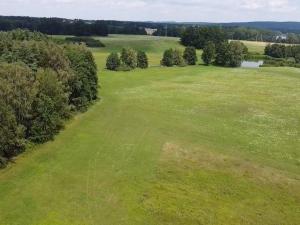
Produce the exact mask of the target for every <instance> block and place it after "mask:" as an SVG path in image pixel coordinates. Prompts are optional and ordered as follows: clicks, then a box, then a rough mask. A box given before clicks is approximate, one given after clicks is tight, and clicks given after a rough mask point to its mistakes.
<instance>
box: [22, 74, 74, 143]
mask: <svg viewBox="0 0 300 225" xmlns="http://www.w3.org/2000/svg"><path fill="white" fill-rule="evenodd" d="M35 89H36V90H37V94H36V97H35V99H34V101H33V104H32V113H31V114H32V115H31V120H30V128H29V131H28V133H29V139H30V140H32V141H34V142H45V141H48V140H50V139H53V137H54V135H55V134H57V133H58V131H59V130H60V129H61V128H62V127H63V121H64V119H66V118H68V117H69V115H70V109H69V105H68V95H67V94H66V93H64V91H63V84H62V83H61V82H60V81H59V79H58V77H57V74H56V73H55V72H54V71H53V70H51V69H46V70H39V71H38V72H37V74H36V81H35Z"/></svg>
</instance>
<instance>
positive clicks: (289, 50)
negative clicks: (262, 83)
mask: <svg viewBox="0 0 300 225" xmlns="http://www.w3.org/2000/svg"><path fill="white" fill-rule="evenodd" d="M265 55H267V56H269V57H271V58H270V59H268V60H267V62H266V63H265V64H266V66H269V65H273V66H293V67H299V64H300V46H299V45H282V44H272V45H271V44H269V45H267V46H266V47H265ZM272 58H273V59H272ZM275 59H279V60H275ZM291 59H292V60H291Z"/></svg>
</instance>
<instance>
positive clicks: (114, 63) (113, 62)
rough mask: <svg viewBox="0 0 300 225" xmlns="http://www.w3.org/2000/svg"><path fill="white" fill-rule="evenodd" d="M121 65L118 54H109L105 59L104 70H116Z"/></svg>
mask: <svg viewBox="0 0 300 225" xmlns="http://www.w3.org/2000/svg"><path fill="white" fill-rule="evenodd" d="M120 65H121V60H120V57H119V55H118V53H111V54H110V55H109V56H108V57H107V59H106V68H107V69H108V70H117V69H118V67H119V66H120Z"/></svg>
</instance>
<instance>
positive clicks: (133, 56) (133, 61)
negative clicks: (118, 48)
mask: <svg viewBox="0 0 300 225" xmlns="http://www.w3.org/2000/svg"><path fill="white" fill-rule="evenodd" d="M121 61H122V63H123V64H124V65H126V66H128V67H130V68H131V69H135V68H136V67H137V53H136V51H135V50H133V49H131V48H123V49H122V52H121Z"/></svg>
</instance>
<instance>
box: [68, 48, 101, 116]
mask: <svg viewBox="0 0 300 225" xmlns="http://www.w3.org/2000/svg"><path fill="white" fill-rule="evenodd" d="M65 51H66V55H67V57H68V59H69V60H70V66H71V69H72V70H73V74H74V78H73V80H72V85H71V88H72V89H71V95H70V103H71V104H73V105H74V106H75V107H76V109H77V110H85V109H86V108H87V106H88V105H89V104H90V103H91V102H92V101H93V100H96V99H97V97H98V76H97V66H96V63H95V61H94V58H93V55H92V53H91V52H90V51H89V50H88V49H87V48H85V47H84V46H80V45H67V46H66V47H65Z"/></svg>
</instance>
